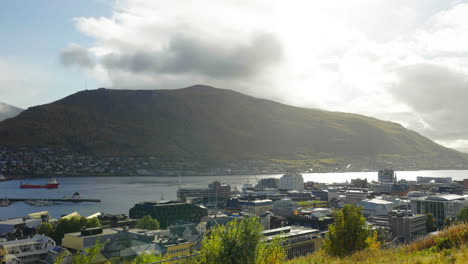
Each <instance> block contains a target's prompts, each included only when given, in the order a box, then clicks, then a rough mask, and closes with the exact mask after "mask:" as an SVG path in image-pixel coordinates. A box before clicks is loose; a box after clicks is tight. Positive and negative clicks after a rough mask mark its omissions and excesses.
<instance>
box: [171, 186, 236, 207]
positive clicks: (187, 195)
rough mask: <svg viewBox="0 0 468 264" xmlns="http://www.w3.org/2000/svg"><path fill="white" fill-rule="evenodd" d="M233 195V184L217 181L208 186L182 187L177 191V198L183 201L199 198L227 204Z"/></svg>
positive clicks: (207, 201)
mask: <svg viewBox="0 0 468 264" xmlns="http://www.w3.org/2000/svg"><path fill="white" fill-rule="evenodd" d="M230 197H231V186H229V185H227V184H224V183H220V182H218V181H215V182H213V183H210V184H208V188H181V189H179V190H178V191H177V199H178V200H179V201H181V202H186V201H187V200H190V199H194V198H198V199H202V200H203V202H205V203H210V204H215V203H216V202H217V203H219V204H225V203H226V200H227V199H229V198H230Z"/></svg>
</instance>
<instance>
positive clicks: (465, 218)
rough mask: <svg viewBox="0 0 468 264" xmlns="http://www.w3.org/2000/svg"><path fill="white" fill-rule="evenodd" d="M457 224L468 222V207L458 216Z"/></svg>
mask: <svg viewBox="0 0 468 264" xmlns="http://www.w3.org/2000/svg"><path fill="white" fill-rule="evenodd" d="M456 220H457V222H468V206H465V207H463V208H462V209H461V210H460V211H459V212H458V214H457V218H456Z"/></svg>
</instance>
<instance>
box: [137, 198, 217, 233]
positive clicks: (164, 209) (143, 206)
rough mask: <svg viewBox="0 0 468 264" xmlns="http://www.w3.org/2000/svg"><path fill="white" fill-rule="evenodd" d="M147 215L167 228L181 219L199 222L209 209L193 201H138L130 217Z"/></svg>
mask: <svg viewBox="0 0 468 264" xmlns="http://www.w3.org/2000/svg"><path fill="white" fill-rule="evenodd" d="M145 215H150V216H151V217H153V218H155V219H157V220H158V221H159V223H160V224H161V228H166V227H168V226H169V225H173V224H175V223H176V221H179V220H184V221H189V222H196V223H198V222H200V219H201V218H202V217H203V216H206V215H208V210H207V209H206V208H205V207H203V206H200V205H195V204H191V203H183V202H177V201H168V200H162V201H157V202H140V203H137V204H135V206H133V208H131V209H130V212H129V216H130V218H135V219H140V218H142V217H144V216H145Z"/></svg>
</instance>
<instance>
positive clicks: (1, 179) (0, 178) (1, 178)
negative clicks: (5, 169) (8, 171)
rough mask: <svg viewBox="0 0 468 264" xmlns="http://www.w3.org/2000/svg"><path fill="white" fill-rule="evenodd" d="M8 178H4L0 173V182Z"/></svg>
mask: <svg viewBox="0 0 468 264" xmlns="http://www.w3.org/2000/svg"><path fill="white" fill-rule="evenodd" d="M8 180H9V179H8V178H6V177H5V176H4V175H3V174H1V173H0V182H4V181H8Z"/></svg>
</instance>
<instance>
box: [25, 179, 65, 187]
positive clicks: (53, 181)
mask: <svg viewBox="0 0 468 264" xmlns="http://www.w3.org/2000/svg"><path fill="white" fill-rule="evenodd" d="M58 186H59V183H58V182H57V180H56V179H55V178H49V181H48V182H47V184H25V183H23V182H21V184H20V188H22V189H37V188H45V189H56V188H58Z"/></svg>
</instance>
